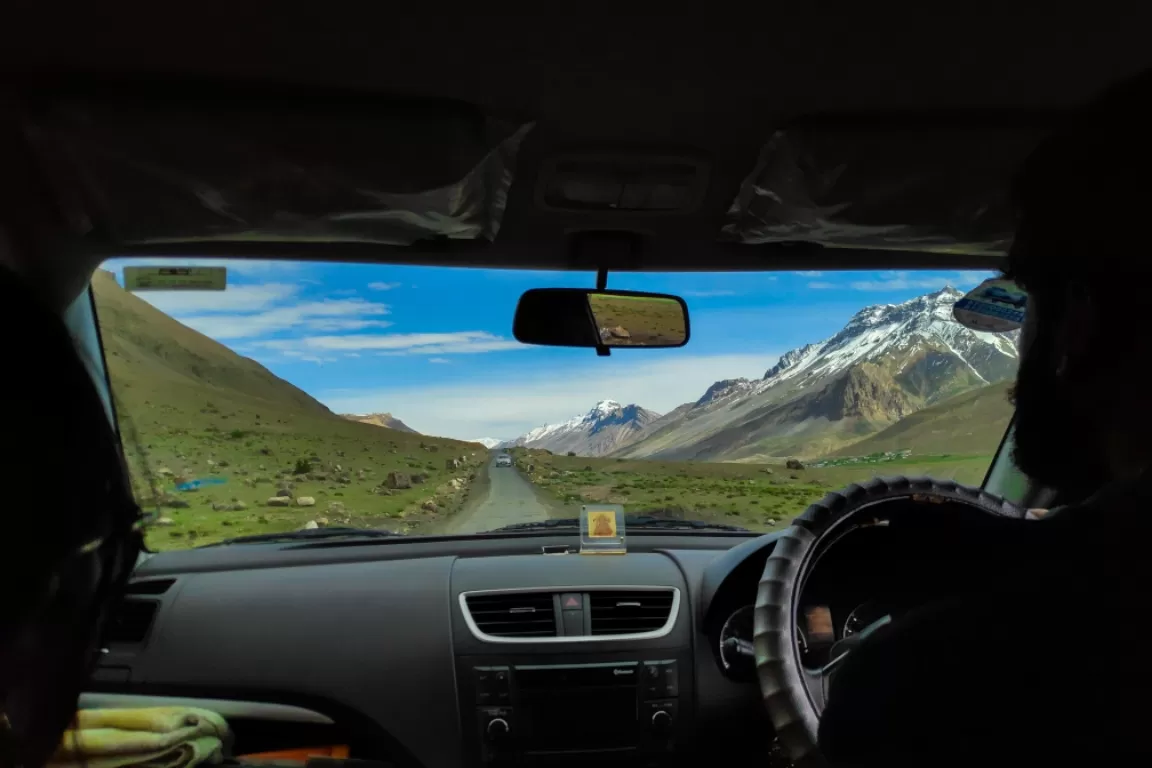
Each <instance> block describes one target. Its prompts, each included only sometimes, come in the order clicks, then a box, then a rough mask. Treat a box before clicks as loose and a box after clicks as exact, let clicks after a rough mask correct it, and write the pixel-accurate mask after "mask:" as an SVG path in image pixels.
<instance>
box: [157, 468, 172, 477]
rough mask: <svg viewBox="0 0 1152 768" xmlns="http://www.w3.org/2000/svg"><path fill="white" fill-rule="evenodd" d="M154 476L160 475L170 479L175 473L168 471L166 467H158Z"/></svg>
mask: <svg viewBox="0 0 1152 768" xmlns="http://www.w3.org/2000/svg"><path fill="white" fill-rule="evenodd" d="M156 474H158V475H162V476H163V477H172V475H174V474H175V473H174V472H173V471H172V470H170V469H168V467H160V469H158V470H156Z"/></svg>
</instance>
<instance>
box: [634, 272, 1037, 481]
mask: <svg viewBox="0 0 1152 768" xmlns="http://www.w3.org/2000/svg"><path fill="white" fill-rule="evenodd" d="M963 295H964V294H963V293H961V292H960V291H957V290H955V289H953V288H944V289H942V290H940V291H936V292H934V293H930V294H927V295H925V296H919V297H917V298H915V299H911V300H909V301H905V302H903V303H900V304H878V305H875V306H870V307H865V308H864V309H862V310H860V311H859V312H857V313H856V314H855V315H854V316H853V317H852V318H851V319H850V320H849V321H848V323H847V324H846V325H845V326H844V328H843V329H842V330H840V331H839V332H838V333H836V334H835V335H834V336H832V337H831V338H828V339H825V340H823V341H819V342H816V343H812V344H806V345H804V346H802V347H799V348H797V349H793V350H791V351H789V352H786V353H785V354H783V355H781V356H780V359H779V360H778V361H777V362H776V363H775V364H774V365H773V366H772V367H770V368H769V369H768V370H767V372H766V373H765V374H764V377H763V378H761V379H759V380H755V381H750V380H748V379H724V380H721V381H717V382H716V383H715V384H713V385H712V386H711V387H709V388H708V390H707V391H706V392H705V393H704V394H703V395H702V396H701V397H700V399H699V400H697V401H696V402H694V403H689V404H685V405H682V406H680V407H678V408H676V409H675V410H673V411H672V412H670V413H669V414H667V415H666V416H665V417H663V418H661V419H659V420H657V421H656V422H654V423H652V424H651V425H649V427H648V429H646V430H645V431H644V433H643V434H642V435H640V436H639V437H638V438H637V439H635V440H633V442H632V443H630V444H628V445H626V446H624V447H623V448H622V449H621V450H620V451H619V452H618V454H619V455H622V456H632V457H648V458H683V459H688V458H699V459H732V458H747V457H753V456H762V457H765V456H791V455H801V456H816V455H823V454H825V453H828V452H830V451H832V450H836V449H838V448H841V447H843V446H844V445H847V444H849V443H851V442H854V441H856V440H860V439H862V438H864V437H866V436H868V435H870V434H873V433H875V432H877V431H879V430H880V429H883V428H884V427H886V426H888V425H890V424H892V423H894V422H896V421H898V420H899V419H901V418H903V417H904V416H907V415H909V414H911V413H914V412H916V411H918V410H920V409H921V408H924V407H927V406H929V405H932V404H934V403H936V402H939V401H941V400H943V399H946V398H949V397H952V396H953V395H957V394H959V393H961V392H965V391H968V390H971V389H975V388H977V387H982V386H986V385H988V384H992V383H995V382H999V381H1004V380H1006V379H1010V378H1011V377H1013V376H1014V375H1015V372H1016V363H1017V348H1016V345H1017V337H1018V334H1017V333H1011V334H997V333H980V332H977V331H972V330H969V329H968V328H965V327H964V326H962V325H960V324H959V323H957V322H956V321H955V320H953V319H952V305H953V304H954V303H955V302H956V300H957V299H959V298H961V297H962V296H963Z"/></svg>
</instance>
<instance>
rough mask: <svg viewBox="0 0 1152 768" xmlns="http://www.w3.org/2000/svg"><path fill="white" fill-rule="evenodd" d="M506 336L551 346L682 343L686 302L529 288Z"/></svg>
mask: <svg viewBox="0 0 1152 768" xmlns="http://www.w3.org/2000/svg"><path fill="white" fill-rule="evenodd" d="M512 335H513V336H515V337H516V340H517V341H521V342H523V343H525V344H542V345H545V346H551V347H599V348H602V347H613V348H614V347H682V346H684V345H685V344H687V343H688V338H689V326H688V307H687V305H685V303H684V300H683V299H681V298H679V297H677V296H670V295H668V294H663V293H641V292H638V291H594V290H588V289H585V288H533V289H532V290H530V291H526V292H525V293H524V295H523V296H521V297H520V303H519V305H518V306H517V307H516V317H515V319H514V320H513V322H512Z"/></svg>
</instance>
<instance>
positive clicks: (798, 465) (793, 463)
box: [784, 459, 804, 469]
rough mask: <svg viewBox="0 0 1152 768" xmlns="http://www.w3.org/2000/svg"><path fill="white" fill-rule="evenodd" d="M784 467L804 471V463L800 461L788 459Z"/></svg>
mask: <svg viewBox="0 0 1152 768" xmlns="http://www.w3.org/2000/svg"><path fill="white" fill-rule="evenodd" d="M784 467H785V468H786V469H804V462H802V461H800V460H799V459H788V461H786V462H785V463H784Z"/></svg>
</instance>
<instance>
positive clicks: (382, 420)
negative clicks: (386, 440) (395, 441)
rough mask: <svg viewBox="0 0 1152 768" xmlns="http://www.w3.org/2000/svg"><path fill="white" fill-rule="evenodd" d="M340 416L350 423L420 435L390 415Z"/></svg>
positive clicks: (350, 414)
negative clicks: (356, 422) (355, 422)
mask: <svg viewBox="0 0 1152 768" xmlns="http://www.w3.org/2000/svg"><path fill="white" fill-rule="evenodd" d="M340 415H341V416H342V417H344V418H345V419H348V420H349V421H358V422H360V423H361V424H371V425H372V426H374V427H387V428H388V429H398V430H400V431H401V432H411V433H412V434H414V435H418V434H420V433H419V432H417V431H416V430H414V429H412V427H410V426H408V425H407V424H405V423H404V422H402V421H400V419H398V418H396V417H395V416H393V415H392V414H390V413H365V414H356V413H342V414H340Z"/></svg>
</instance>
